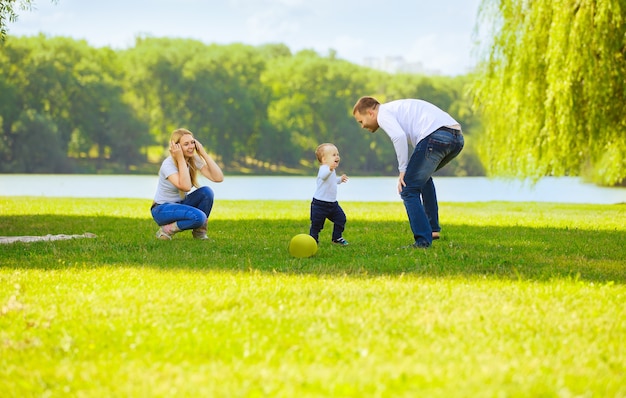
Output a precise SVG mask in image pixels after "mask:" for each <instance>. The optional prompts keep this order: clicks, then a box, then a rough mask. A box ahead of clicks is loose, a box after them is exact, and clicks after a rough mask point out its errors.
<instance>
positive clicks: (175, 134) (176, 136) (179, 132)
mask: <svg viewBox="0 0 626 398" xmlns="http://www.w3.org/2000/svg"><path fill="white" fill-rule="evenodd" d="M185 135H190V136H192V137H193V133H192V132H191V131H189V130H187V129H182V128H181V129H176V130H174V131H172V136H171V137H170V141H171V142H173V143H175V144H179V143H180V139H181V138H182V137H183V136H185ZM185 162H187V167H189V176H190V177H191V185H193V186H194V187H196V188H199V187H200V184H198V166H196V162H195V158H194V157H193V156H192V157H190V158H185ZM176 167H178V165H176ZM178 171H179V172H180V170H178ZM178 194H179V195H180V197H181V198H184V197H185V195H186V194H187V193H186V192H185V191H181V190H180V189H179V190H178Z"/></svg>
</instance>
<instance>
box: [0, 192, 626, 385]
mask: <svg viewBox="0 0 626 398" xmlns="http://www.w3.org/2000/svg"><path fill="white" fill-rule="evenodd" d="M149 205H150V202H149V201H145V200H135V199H133V200H127V199H49V198H16V197H11V198H6V197H4V198H1V197H0V235H4V236H7V235H46V234H61V233H63V234H83V233H85V232H92V233H95V234H96V235H98V237H97V238H95V239H76V240H67V241H54V242H36V243H14V244H10V245H2V246H0V396H3V397H5V396H6V397H34V396H37V397H39V396H52V397H58V396H81V397H82V396H90V397H91V396H97V397H110V396H154V397H166V396H167V397H169V396H177V397H178V396H183V397H184V396H188V397H197V396H212V397H256V396H272V397H294V396H319V397H326V396H341V397H348V396H350V397H392V396H393V397H416V396H424V397H426V396H428V397H450V396H458V397H507V396H510V397H526V396H532V397H536V396H541V397H626V345H625V344H624V343H623V341H624V340H625V338H626V309H625V306H624V302H625V301H626V260H625V259H626V223H625V222H624V220H626V206H624V205H563V204H541V203H442V204H441V206H440V207H441V209H440V210H441V221H442V225H443V228H444V229H443V231H442V239H441V240H440V241H436V242H435V243H434V246H433V247H432V248H431V249H429V250H426V251H424V250H407V249H401V248H400V247H401V246H404V245H407V244H409V243H411V239H410V232H409V228H408V222H407V221H406V214H405V212H404V209H403V207H402V204H401V203H350V202H346V203H342V206H343V208H344V210H345V211H346V214H347V216H348V224H347V228H346V232H345V237H346V239H347V240H349V241H350V243H351V244H350V246H347V247H336V246H332V245H331V244H330V231H331V228H332V227H331V225H330V224H329V223H327V224H326V228H325V229H324V230H323V231H322V234H321V241H320V249H319V251H318V253H317V255H316V256H314V257H312V258H308V259H296V258H291V257H289V255H288V253H287V244H288V241H289V239H290V238H291V236H293V235H295V234H297V233H303V232H304V233H306V232H307V231H308V211H309V205H308V202H306V201H286V202H280V201H264V202H252V201H219V200H218V201H217V202H216V205H215V208H214V213H213V214H212V216H211V219H210V223H209V235H210V237H211V239H212V240H211V241H210V242H203V241H195V240H193V239H191V234H190V233H189V232H187V233H183V234H179V235H176V236H175V238H174V240H173V241H171V242H163V241H157V240H156V239H155V238H154V232H155V231H156V225H155V224H154V222H153V221H152V219H151V218H150V214H149V210H148V208H149Z"/></svg>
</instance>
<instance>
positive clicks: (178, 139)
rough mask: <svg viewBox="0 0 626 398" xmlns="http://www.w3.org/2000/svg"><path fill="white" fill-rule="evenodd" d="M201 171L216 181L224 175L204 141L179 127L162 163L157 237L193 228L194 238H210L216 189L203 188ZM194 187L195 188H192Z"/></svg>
mask: <svg viewBox="0 0 626 398" xmlns="http://www.w3.org/2000/svg"><path fill="white" fill-rule="evenodd" d="M198 171H199V172H200V173H202V175H203V176H205V177H206V178H208V179H209V180H211V181H213V182H222V181H223V180H224V174H223V173H222V169H221V168H220V167H219V166H218V165H217V163H215V161H214V160H213V158H211V156H209V154H208V153H207V152H206V151H205V150H204V147H203V146H202V144H201V143H200V142H199V141H198V140H196V139H195V138H194V137H193V134H192V133H191V131H189V130H187V129H177V130H174V132H172V137H171V138H170V156H168V157H167V158H166V159H165V160H164V161H163V163H162V164H161V169H160V170H159V182H158V185H157V190H156V194H155V195H154V202H153V203H152V208H151V212H152V218H154V221H156V223H157V224H158V225H159V226H160V228H159V230H158V231H157V233H156V237H157V238H158V239H161V240H171V239H172V236H174V234H176V233H177V232H180V231H185V230H188V229H191V230H192V235H193V237H194V238H195V239H208V237H207V220H208V217H209V214H211V209H212V208H213V198H214V195H213V190H212V189H211V188H209V187H207V186H203V187H200V186H199V184H198V181H197V173H198ZM193 187H195V188H197V189H195V190H194V191H191V190H192V188H193Z"/></svg>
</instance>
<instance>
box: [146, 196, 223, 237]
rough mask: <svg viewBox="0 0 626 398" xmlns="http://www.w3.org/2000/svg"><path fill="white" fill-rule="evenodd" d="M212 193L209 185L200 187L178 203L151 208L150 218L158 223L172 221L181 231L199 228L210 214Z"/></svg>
mask: <svg viewBox="0 0 626 398" xmlns="http://www.w3.org/2000/svg"><path fill="white" fill-rule="evenodd" d="M213 199H214V194H213V190H212V189H211V188H209V187H206V186H205V187H200V188H198V189H196V190H195V191H193V192H192V193H190V194H188V195H187V196H186V197H185V199H183V200H182V201H180V202H178V203H164V204H162V205H158V206H155V207H153V208H152V210H151V212H152V218H153V219H154V221H156V223H157V224H158V225H166V224H170V223H173V222H176V223H177V224H178V228H179V229H180V230H181V231H184V230H187V229H194V228H200V227H201V226H203V225H204V224H205V223H206V222H207V219H208V217H209V215H210V214H211V209H212V208H213Z"/></svg>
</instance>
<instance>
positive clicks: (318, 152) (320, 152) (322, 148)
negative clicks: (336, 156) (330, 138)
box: [315, 142, 336, 163]
mask: <svg viewBox="0 0 626 398" xmlns="http://www.w3.org/2000/svg"><path fill="white" fill-rule="evenodd" d="M331 146H332V147H333V148H336V147H335V145H334V144H331V143H328V142H325V143H323V144H319V145H318V146H317V148H316V149H315V157H316V158H317V161H318V162H320V163H322V161H323V160H324V152H326V148H328V147H331Z"/></svg>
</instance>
